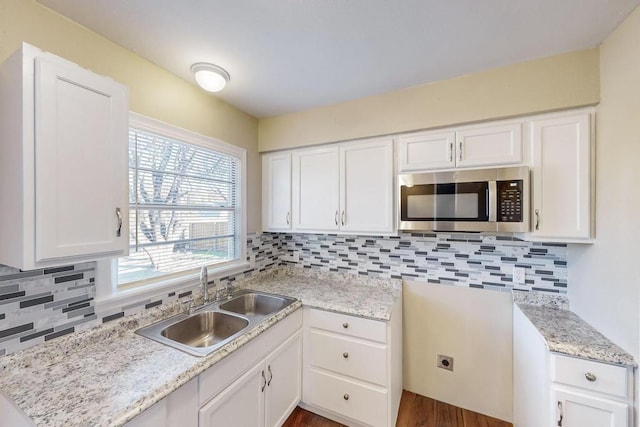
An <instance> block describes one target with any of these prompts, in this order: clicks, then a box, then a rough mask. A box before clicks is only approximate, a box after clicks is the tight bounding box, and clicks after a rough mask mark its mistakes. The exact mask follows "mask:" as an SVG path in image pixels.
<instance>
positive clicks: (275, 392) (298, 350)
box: [265, 331, 302, 427]
mask: <svg viewBox="0 0 640 427" xmlns="http://www.w3.org/2000/svg"><path fill="white" fill-rule="evenodd" d="M266 366H267V374H266V375H267V393H266V395H265V399H266V400H265V420H266V422H265V425H266V426H267V427H274V426H281V425H282V424H283V423H284V422H285V420H286V419H287V417H288V416H289V415H290V414H291V412H293V410H294V409H295V407H296V406H297V405H298V403H299V402H300V399H301V397H302V332H300V331H299V332H297V333H296V334H295V335H293V336H292V337H291V338H289V339H288V340H287V341H286V342H285V343H284V344H282V345H281V346H280V347H278V348H277V349H276V350H274V351H273V353H271V354H270V355H269V356H268V357H267V359H266Z"/></svg>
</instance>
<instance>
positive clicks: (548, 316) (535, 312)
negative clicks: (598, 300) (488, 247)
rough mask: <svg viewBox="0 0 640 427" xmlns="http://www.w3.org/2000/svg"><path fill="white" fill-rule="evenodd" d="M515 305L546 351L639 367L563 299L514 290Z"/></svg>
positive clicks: (631, 357) (629, 356)
mask: <svg viewBox="0 0 640 427" xmlns="http://www.w3.org/2000/svg"><path fill="white" fill-rule="evenodd" d="M513 298H514V303H515V304H516V305H517V306H518V307H519V308H520V310H522V312H523V313H524V314H525V316H527V318H528V319H529V320H530V321H531V323H532V324H533V325H534V326H535V328H536V329H537V330H538V332H540V334H541V335H542V337H543V338H544V340H545V341H546V343H547V347H548V349H549V351H552V352H554V353H559V354H564V355H567V356H573V357H579V358H582V359H589V360H595V361H597V362H603V363H610V364H615V365H623V366H633V367H636V366H638V365H637V363H636V361H635V360H634V358H633V356H631V355H630V354H628V353H627V352H625V351H624V350H622V349H621V348H620V347H618V346H617V345H615V344H614V343H612V342H611V341H609V340H608V339H607V338H606V337H605V336H604V335H602V334H601V333H600V332H598V331H597V330H596V329H595V328H593V327H592V326H591V325H589V324H588V323H587V322H585V321H584V320H582V319H581V318H580V317H579V316H578V315H577V314H575V313H574V312H572V311H570V310H569V305H568V301H567V300H566V298H564V297H559V298H554V297H550V296H547V295H536V294H531V293H527V292H518V291H514V293H513Z"/></svg>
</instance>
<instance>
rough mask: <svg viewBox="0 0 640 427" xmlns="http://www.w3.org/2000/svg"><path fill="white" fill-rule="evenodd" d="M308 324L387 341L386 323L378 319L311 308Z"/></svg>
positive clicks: (353, 335)
mask: <svg viewBox="0 0 640 427" xmlns="http://www.w3.org/2000/svg"><path fill="white" fill-rule="evenodd" d="M309 326H310V327H312V328H317V329H324V330H327V331H331V332H336V333H338V334H344V335H349V336H352V337H358V338H363V339H367V340H371V341H378V342H381V343H386V342H387V324H386V323H385V322H381V321H378V320H371V319H363V318H362V317H355V316H348V315H346V314H339V313H332V312H329V311H323V310H316V309H311V310H309Z"/></svg>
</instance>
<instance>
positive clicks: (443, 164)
mask: <svg viewBox="0 0 640 427" xmlns="http://www.w3.org/2000/svg"><path fill="white" fill-rule="evenodd" d="M522 143H523V142H522V121H515V122H514V121H508V122H489V123H486V124H481V125H472V126H466V127H463V128H449V129H441V130H436V131H428V132H419V133H412V134H405V135H400V136H399V137H398V169H399V172H401V173H402V172H416V171H421V170H424V171H427V170H434V169H453V168H470V167H487V166H496V167H500V166H506V165H517V164H522V162H523V158H522Z"/></svg>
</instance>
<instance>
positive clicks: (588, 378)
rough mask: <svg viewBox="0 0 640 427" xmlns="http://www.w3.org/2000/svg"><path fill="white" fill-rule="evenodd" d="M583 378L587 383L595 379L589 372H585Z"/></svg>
mask: <svg viewBox="0 0 640 427" xmlns="http://www.w3.org/2000/svg"><path fill="white" fill-rule="evenodd" d="M584 377H585V378H586V379H587V381H591V382H594V381H595V380H596V379H597V378H596V376H595V375H593V374H592V373H591V372H586V373H585V374H584Z"/></svg>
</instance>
